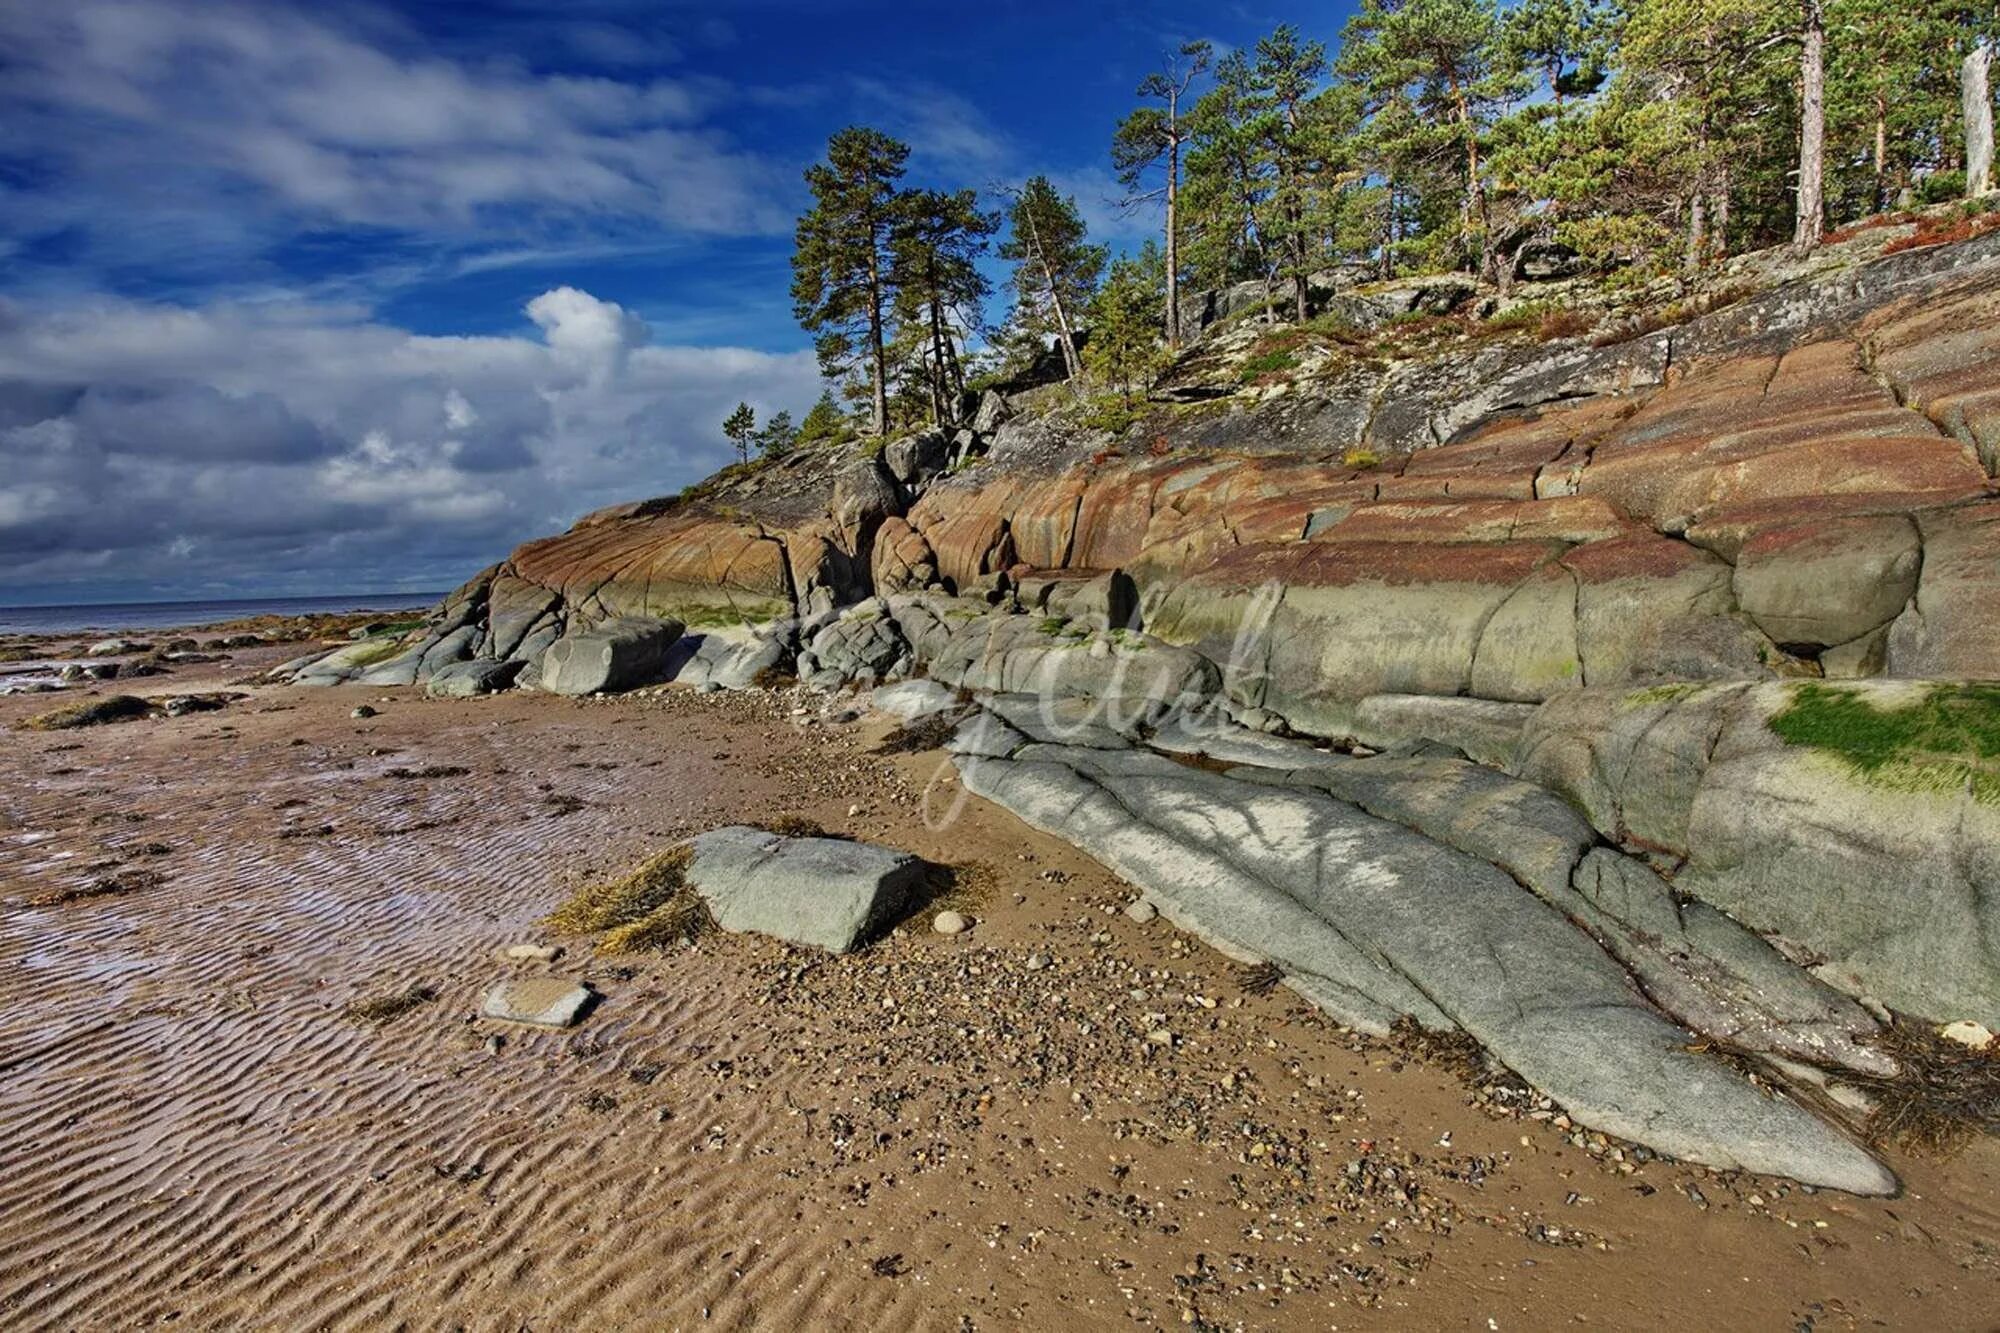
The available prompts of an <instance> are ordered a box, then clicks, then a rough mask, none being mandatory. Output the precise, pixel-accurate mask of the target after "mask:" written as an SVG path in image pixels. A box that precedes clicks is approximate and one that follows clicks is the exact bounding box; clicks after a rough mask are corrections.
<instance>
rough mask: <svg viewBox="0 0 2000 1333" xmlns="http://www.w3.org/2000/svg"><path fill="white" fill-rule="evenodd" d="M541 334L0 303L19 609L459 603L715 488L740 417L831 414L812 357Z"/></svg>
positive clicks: (542, 329) (582, 331)
mask: <svg viewBox="0 0 2000 1333" xmlns="http://www.w3.org/2000/svg"><path fill="white" fill-rule="evenodd" d="M525 313H526V314H527V315H528V317H529V318H530V320H531V321H532V322H533V324H534V326H535V328H536V331H537V333H538V335H539V336H535V337H529V336H519V337H480V338H471V337H428V336H420V335H416V334H412V333H409V332H408V331H406V330H403V329H398V328H395V327H393V326H390V325H386V324H382V323H379V322H375V321H371V320H367V319H364V318H361V317H359V316H358V315H357V313H356V312H354V311H352V310H347V309H342V308H338V307H314V306H308V305H275V304H274V305H256V306H248V305H216V306H210V307H203V308H180V307H165V306H159V305H150V304H139V303H132V302H112V301H100V302H98V303H96V304H93V305H90V306H87V307H74V308H41V307H34V306H26V305H21V304H18V303H9V302H5V301H0V587H4V586H8V585H12V586H15V587H20V588H24V589H25V588H28V587H34V588H36V589H38V590H47V589H49V588H50V587H52V586H56V585H60V584H62V583H64V582H66V581H70V580H76V579H84V580H90V579H102V578H105V577H107V576H108V575H109V574H111V573H117V572H123V571H138V572H143V571H150V570H153V569H155V568H156V567H158V566H160V565H161V563H162V562H163V561H164V560H166V559H167V558H169V557H171V558H172V559H173V560H174V561H175V562H176V568H175V569H174V570H173V571H172V573H173V574H174V576H175V577H180V576H182V575H183V574H184V573H185V574H187V575H188V576H190V577H192V576H196V575H199V576H209V575H213V576H215V577H219V578H228V577H239V578H254V579H257V580H259V581H261V582H263V583H264V584H267V585H277V584H289V585H292V586H303V585H307V584H317V585H318V586H322V587H329V588H338V587H341V586H347V587H355V586H358V585H359V584H371V585H374V586H385V587H386V586H390V585H391V583H408V582H410V581H415V582H418V583H427V584H441V583H453V582H456V581H458V580H459V579H461V578H463V577H465V576H466V575H468V574H470V573H471V572H472V571H473V570H474V569H476V568H477V567H478V566H480V565H482V564H485V563H487V562H489V561H491V560H494V559H497V558H499V556H501V555H502V554H504V553H505V552H506V550H507V549H508V548H510V547H511V546H512V545H513V544H515V543H516V542H518V541H521V540H523V539H525V538H528V537H531V536H537V535H541V534H543V533H546V532H548V531H551V530H553V529H557V528H560V527H562V526H564V525H565V524H567V523H568V522H569V521H571V520H572V519H574V518H575V517H576V516H577V515H578V514H580V513H582V512H584V511H586V510H588V509H592V508H596V507H598V506H600V505H603V504H608V503H612V502H614V501H618V500H626V499H631V498H634V497H637V496H644V495H652V494H660V493H664V492H670V491H672V490H675V489H678V488H679V487H680V486H682V485H684V484H686V483H687V482H689V481H692V480H694V479H696V478H697V477H699V476H702V475H704V474H705V473H707V472H709V471H710V470H712V469H713V468H714V467H716V466H717V465H718V464H720V463H721V462H723V461H725V460H726V456H727V454H728V446H727V444H726V442H725V441H724V440H723V439H722V436H721V431H720V422H721V420H722V418H723V417H724V416H725V415H726V414H727V413H728V411H729V409H730V408H731V407H733V406H734V405H735V403H736V402H737V401H738V400H739V399H742V400H746V401H748V402H750V403H751V404H752V405H753V406H755V407H757V408H758V409H759V410H760V414H768V413H769V412H772V411H775V410H778V409H780V408H783V409H788V410H790V411H792V412H794V413H795V414H796V413H799V412H802V411H803V410H804V409H805V407H806V406H808V405H809V404H810V403H811V401H812V399H813V398H814V397H815V396H816V395H817V393H818V373H817V370H816V368H815V366H814V364H813V360H812V357H811V355H810V354H809V353H804V352H801V353H797V354H792V355H773V354H769V353H764V352H758V351H753V350H749V349H744V348H727V347H724V348H697V347H676V346H653V345H651V344H649V343H648V342H647V341H646V330H645V326H644V325H643V324H642V323H640V322H639V321H638V320H637V319H636V318H635V317H633V316H632V315H631V314H629V313H628V312H626V311H625V310H623V309H622V308H621V307H620V306H619V305H617V304H616V303H614V302H611V301H605V300H600V299H598V298H596V297H594V296H592V295H590V294H589V293H587V292H583V291H579V290H577V289H575V288H557V289H555V290H552V291H549V292H544V293H542V294H541V295H540V296H537V297H536V298H535V299H534V300H533V301H531V302H529V304H528V308H527V311H526V312H525ZM190 533H194V534H199V536H200V540H199V541H198V542H190V541H189V540H188V538H187V534H190Z"/></svg>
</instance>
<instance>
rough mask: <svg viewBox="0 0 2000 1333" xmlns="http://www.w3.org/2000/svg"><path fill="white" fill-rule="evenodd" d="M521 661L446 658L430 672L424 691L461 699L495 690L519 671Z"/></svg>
mask: <svg viewBox="0 0 2000 1333" xmlns="http://www.w3.org/2000/svg"><path fill="white" fill-rule="evenodd" d="M523 665H524V664H523V663H521V662H496V661H494V660H493V659H492V658H490V657H476V658H474V659H473V660H472V661H470V662H447V663H445V664H444V665H443V666H440V667H439V668H438V669H437V670H435V671H433V672H432V673H431V678H430V680H429V681H428V682H427V683H426V684H425V686H424V692H425V693H427V694H430V695H433V696H435V697H437V698H440V699H465V698H470V697H471V696H473V695H476V694H497V693H498V692H499V691H501V690H504V689H506V688H507V687H508V686H509V685H512V684H513V683H514V678H515V677H516V676H518V675H520V674H521V667H522V666H523Z"/></svg>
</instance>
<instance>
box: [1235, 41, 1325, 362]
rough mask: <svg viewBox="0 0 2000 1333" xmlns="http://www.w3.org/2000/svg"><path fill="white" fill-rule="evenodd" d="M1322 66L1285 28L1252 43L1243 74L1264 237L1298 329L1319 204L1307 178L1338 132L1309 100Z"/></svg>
mask: <svg viewBox="0 0 2000 1333" xmlns="http://www.w3.org/2000/svg"><path fill="white" fill-rule="evenodd" d="M1326 68H1327V66H1326V47H1325V46H1323V45H1322V44H1320V43H1319V42H1301V41H1300V40H1299V34H1298V30H1297V29H1295V28H1293V27H1292V26H1291V25H1290V24H1281V25H1279V27H1278V28H1277V29H1276V30H1275V31H1273V32H1272V33H1271V35H1270V36H1268V37H1265V38H1263V39H1262V40H1260V41H1259V42H1258V43H1257V59H1256V63H1255V64H1254V65H1253V66H1252V68H1251V79H1252V83H1251V87H1252V89H1253V90H1254V93H1253V96H1254V98H1255V102H1254V105H1256V107H1257V108H1258V115H1257V117H1256V120H1255V124H1256V126H1257V130H1258V135H1259V138H1260V139H1261V141H1262V148H1263V152H1264V155H1265V157H1266V159H1267V160H1268V162H1269V164H1270V179H1271V182H1272V184H1271V193H1270V198H1269V210H1268V213H1267V218H1266V224H1265V228H1264V231H1265V235H1266V236H1267V237H1269V238H1270V239H1271V241H1272V242H1273V243H1274V244H1275V245H1276V247H1277V249H1278V251H1279V252H1280V253H1281V254H1282V255H1283V256H1284V267H1285V269H1286V270H1287V271H1288V273H1289V276H1290V277H1291V279H1292V296H1293V314H1294V316H1295V317H1296V318H1297V319H1298V320H1299V321H1300V322H1301V323H1303V322H1304V320H1305V318H1306V275H1307V274H1308V273H1309V272H1310V271H1311V269H1312V263H1311V258H1310V255H1311V248H1312V238H1313V236H1314V234H1315V232H1316V231H1317V230H1318V227H1317V225H1316V223H1317V221H1318V219H1316V218H1315V216H1314V212H1315V209H1314V203H1315V202H1316V201H1319V200H1324V198H1325V185H1326V182H1323V181H1316V180H1315V178H1316V177H1317V176H1318V175H1319V174H1320V171H1321V169H1322V166H1323V164H1324V161H1325V159H1326V157H1327V156H1328V155H1329V153H1330V152H1331V151H1332V149H1333V146H1334V145H1335V144H1336V143H1337V142H1338V137H1339V135H1340V133H1341V132H1342V131H1343V130H1344V129H1345V128H1346V127H1344V126H1335V125H1332V124H1329V123H1327V122H1328V118H1327V117H1326V116H1325V115H1323V114H1322V112H1323V111H1324V110H1325V108H1326V107H1327V106H1328V105H1329V103H1327V102H1326V101H1324V100H1322V99H1318V98H1315V97H1314V92H1315V90H1316V89H1317V88H1318V86H1319V84H1320V81H1321V80H1322V79H1324V78H1325V77H1326Z"/></svg>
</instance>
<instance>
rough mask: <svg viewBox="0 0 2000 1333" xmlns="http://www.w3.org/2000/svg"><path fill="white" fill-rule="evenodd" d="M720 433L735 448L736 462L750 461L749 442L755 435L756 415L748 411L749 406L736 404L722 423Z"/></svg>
mask: <svg viewBox="0 0 2000 1333" xmlns="http://www.w3.org/2000/svg"><path fill="white" fill-rule="evenodd" d="M722 433H723V434H724V435H727V436H728V437H729V439H730V442H731V443H732V444H734V445H735V446H736V461H737V462H739V463H747V462H749V461H750V441H751V440H753V439H755V438H756V435H757V414H756V413H755V412H753V411H751V410H750V404H748V403H738V404H737V405H736V410H735V411H734V412H731V413H730V414H729V415H728V416H727V417H726V418H724V419H723V422H722Z"/></svg>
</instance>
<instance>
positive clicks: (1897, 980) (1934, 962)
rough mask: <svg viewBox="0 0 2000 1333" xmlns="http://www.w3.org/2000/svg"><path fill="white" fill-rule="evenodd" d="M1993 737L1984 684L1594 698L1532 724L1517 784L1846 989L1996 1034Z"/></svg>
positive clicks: (1998, 927)
mask: <svg viewBox="0 0 2000 1333" xmlns="http://www.w3.org/2000/svg"><path fill="white" fill-rule="evenodd" d="M1995 717H2000V687H1996V686H1993V685H1981V684H1968V685H1955V684H1949V683H1928V682H1908V683H1904V682H1891V681H1873V682H1843V683H1840V684H1833V683H1821V682H1791V683H1773V684H1767V685H1757V686H1750V685H1711V686H1697V685H1681V686H1665V687H1659V688H1656V689H1653V690H1646V691H1640V692H1637V693H1634V694H1622V693H1618V692H1604V691H1595V690H1593V691H1587V692H1584V693H1582V694H1578V695H1573V696H1568V697H1565V698H1561V699H1557V700H1553V701H1551V702H1550V703H1548V704H1545V705H1543V707H1542V708H1541V709H1540V710H1539V711H1538V712H1537V713H1536V715H1535V716H1534V717H1533V718H1531V719H1530V720H1529V723H1528V727H1527V730H1526V733H1525V735H1524V738H1523V741H1522V744H1521V748H1520V752H1519V757H1518V759H1517V761H1516V771H1517V772H1518V773H1520V774H1521V775H1522V776H1523V777H1526V778H1529V779H1530V780H1532V781H1535V782H1538V783H1541V784H1542V785H1544V786H1548V787H1550V788H1552V789H1554V790H1556V791H1559V792H1561V793H1563V794H1564V795H1566V796H1568V797H1570V798H1571V799H1572V800H1574V801H1576V803H1577V804H1578V806H1579V808H1580V809H1582V810H1583V812H1584V813H1585V814H1586V815H1587V816H1588V817H1589V818H1590V820H1591V822H1592V823H1593V824H1594V825H1595V826H1596V827H1597V828H1598V829H1599V830H1600V831H1602V832H1603V833H1604V834H1605V835H1606V836H1607V837H1610V838H1612V839H1614V840H1617V841H1621V842H1624V843H1626V844H1628V845H1632V846H1637V847H1643V848H1646V849H1649V850H1652V851H1654V852H1656V853H1657V854H1659V855H1661V856H1662V857H1663V858H1666V859H1667V860H1668V861H1670V862H1671V863H1674V864H1678V865H1679V870H1678V872H1677V873H1676V875H1675V877H1674V888H1675V890H1676V892H1677V893H1679V894H1682V895H1689V896H1693V897H1695V898H1699V899H1701V900H1702V901H1704V902H1707V903H1710V904H1712V905H1714V906H1716V907H1719V908H1721V909H1722V910H1723V911H1725V912H1727V913H1729V915H1730V916H1732V917H1734V918H1735V919H1736V920H1737V921H1740V922H1742V923H1743V924H1744V925H1746V926H1748V927H1750V928H1751V929H1753V930H1755V931H1758V932H1760V933H1763V934H1766V935H1770V936H1774V937H1777V938H1779V939H1781V940H1782V941H1784V942H1785V943H1786V945H1787V947H1789V948H1790V949H1792V950H1793V951H1794V952H1795V953H1797V954H1798V955H1800V956H1802V957H1807V958H1810V959H1812V960H1814V962H1815V963H1816V965H1817V970H1818V972H1819V974H1820V975H1821V976H1822V977H1824V978H1825V979H1827V980H1829V981H1831V982H1833V983H1834V984H1836V985H1838V986H1840V987H1841V988H1842V989H1844V990H1847V991H1849V992H1851V993H1857V994H1862V995H1866V996H1870V997H1873V998H1875V999H1877V1000H1880V1001H1881V1002H1883V1003H1884V1004H1887V1005H1890V1006H1892V1007H1894V1008H1897V1009H1901V1010H1906V1011H1908V1012H1911V1013H1914V1014H1918V1015H1921V1016H1924V1017H1928V1018H1936V1019H1941V1020H1952V1019H1959V1018H1970V1019H1973V1020H1975V1021H1978V1022H1981V1023H1984V1024H1986V1025H1987V1026H1989V1027H1993V1026H1996V1025H2000V761H1996V759H1995V756H1994V754H1993V747H1992V742H1991V739H1990V737H1991V736H1992V734H1993V727H1994V725H1995V723H1994V718H1995Z"/></svg>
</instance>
